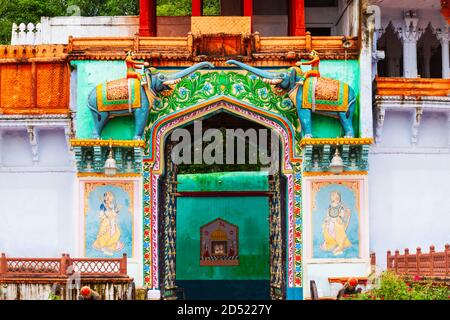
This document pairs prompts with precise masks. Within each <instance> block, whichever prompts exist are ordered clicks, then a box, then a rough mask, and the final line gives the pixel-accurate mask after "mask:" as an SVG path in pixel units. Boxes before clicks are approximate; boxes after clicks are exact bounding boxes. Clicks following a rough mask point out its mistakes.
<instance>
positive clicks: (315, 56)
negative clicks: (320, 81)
mask: <svg viewBox="0 0 450 320" xmlns="http://www.w3.org/2000/svg"><path fill="white" fill-rule="evenodd" d="M309 57H310V58H311V60H310V61H305V62H301V61H299V62H297V63H296V64H295V65H296V66H307V65H310V66H311V70H308V71H307V72H306V73H305V74H304V78H305V80H306V79H308V78H309V77H317V78H319V77H320V71H319V64H320V58H319V53H318V52H317V51H316V50H312V51H311V53H310V54H309Z"/></svg>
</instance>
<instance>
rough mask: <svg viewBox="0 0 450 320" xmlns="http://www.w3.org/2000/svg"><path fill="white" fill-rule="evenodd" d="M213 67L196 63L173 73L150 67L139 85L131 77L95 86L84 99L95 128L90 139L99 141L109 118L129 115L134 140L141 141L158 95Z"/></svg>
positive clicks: (206, 63) (137, 81)
mask: <svg viewBox="0 0 450 320" xmlns="http://www.w3.org/2000/svg"><path fill="white" fill-rule="evenodd" d="M206 67H207V68H209V69H212V68H214V65H213V64H211V63H209V62H201V63H197V64H195V65H193V66H191V67H189V68H187V69H184V70H181V71H179V72H177V73H174V74H169V75H166V74H163V73H161V72H159V71H157V70H156V69H154V68H146V67H145V68H144V75H143V77H142V78H143V79H145V80H144V81H143V82H142V83H141V81H140V80H139V79H135V78H130V79H127V78H122V79H118V80H113V81H109V82H106V83H101V84H99V85H97V86H96V87H95V88H94V89H93V90H92V91H91V92H90V94H89V96H88V107H89V109H90V110H91V113H92V116H93V119H94V123H95V129H94V133H93V136H94V138H96V139H99V138H100V136H101V133H102V130H103V128H104V127H105V125H106V124H107V123H108V121H109V120H110V119H111V118H113V117H118V116H126V115H130V114H132V115H133V116H134V121H135V131H134V139H135V140H139V139H142V135H143V133H144V129H145V125H146V123H147V118H148V114H149V111H150V109H151V108H152V106H153V103H154V100H155V98H156V96H157V94H158V93H161V92H163V91H165V90H169V89H170V86H171V85H174V84H176V83H178V82H180V81H181V79H182V78H183V77H186V76H188V75H190V74H191V73H193V72H195V71H197V70H200V69H203V68H206Z"/></svg>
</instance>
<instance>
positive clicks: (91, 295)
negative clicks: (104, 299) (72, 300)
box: [78, 286, 100, 300]
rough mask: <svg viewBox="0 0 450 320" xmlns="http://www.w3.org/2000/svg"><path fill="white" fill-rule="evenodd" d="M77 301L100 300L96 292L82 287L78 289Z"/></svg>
mask: <svg viewBox="0 0 450 320" xmlns="http://www.w3.org/2000/svg"><path fill="white" fill-rule="evenodd" d="M78 300H100V295H99V294H98V292H97V291H94V290H92V289H91V288H89V287H87V286H84V287H82V288H81V289H80V295H79V296H78Z"/></svg>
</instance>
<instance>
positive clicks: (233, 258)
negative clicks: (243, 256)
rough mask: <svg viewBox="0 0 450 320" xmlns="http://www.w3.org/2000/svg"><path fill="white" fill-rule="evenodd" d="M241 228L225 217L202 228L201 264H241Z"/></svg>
mask: <svg viewBox="0 0 450 320" xmlns="http://www.w3.org/2000/svg"><path fill="white" fill-rule="evenodd" d="M238 232H239V229H238V227H237V226H235V225H234V224H231V223H229V222H227V221H225V220H223V219H220V218H218V219H216V220H214V221H211V222H210V223H208V224H206V225H204V226H202V227H201V228H200V243H201V246H202V247H201V248H200V250H201V256H200V265H201V266H237V265H239V241H238V239H239V238H238V236H239V235H238Z"/></svg>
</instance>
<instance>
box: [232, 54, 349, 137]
mask: <svg viewBox="0 0 450 320" xmlns="http://www.w3.org/2000/svg"><path fill="white" fill-rule="evenodd" d="M227 64H231V65H236V66H239V67H241V68H242V69H245V70H247V71H249V72H251V73H253V74H255V75H257V76H259V77H261V78H262V79H263V81H264V82H266V83H269V84H271V85H276V86H278V87H279V88H281V89H283V90H287V91H288V93H289V97H290V99H291V100H292V102H293V104H294V105H295V106H296V108H297V113H298V117H299V119H300V124H301V126H302V132H303V137H304V138H312V137H313V135H312V123H311V114H312V112H317V113H320V114H323V115H326V116H331V117H336V118H339V120H340V122H341V125H342V127H343V129H344V132H345V137H354V136H355V132H354V129H353V114H354V113H355V108H356V95H355V92H354V90H353V89H352V88H351V87H350V86H349V85H348V84H346V83H344V82H341V81H338V80H334V79H328V78H322V77H321V78H315V79H313V77H308V78H307V79H306V80H304V79H303V77H302V75H303V72H302V70H301V68H298V67H292V68H289V69H288V70H286V71H282V72H269V71H265V70H261V69H258V68H254V67H251V66H249V65H247V64H245V63H242V62H239V61H235V60H228V61H227ZM303 80H304V81H303Z"/></svg>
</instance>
